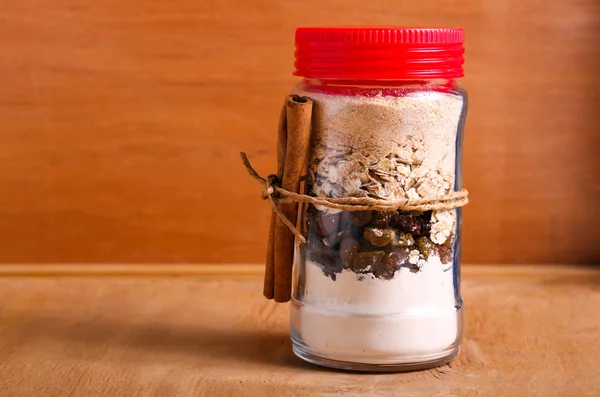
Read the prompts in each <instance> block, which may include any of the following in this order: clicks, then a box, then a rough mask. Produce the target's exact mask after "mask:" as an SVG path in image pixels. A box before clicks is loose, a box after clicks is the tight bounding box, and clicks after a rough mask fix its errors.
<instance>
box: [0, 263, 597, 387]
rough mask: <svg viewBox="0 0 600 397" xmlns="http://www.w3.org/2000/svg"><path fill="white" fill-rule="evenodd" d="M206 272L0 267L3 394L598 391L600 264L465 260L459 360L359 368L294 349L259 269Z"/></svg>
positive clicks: (284, 312)
mask: <svg viewBox="0 0 600 397" xmlns="http://www.w3.org/2000/svg"><path fill="white" fill-rule="evenodd" d="M209 269H212V270H211V271H207V272H206V274H203V273H202V271H197V272H196V274H195V275H187V276H185V277H168V276H165V275H162V276H160V273H161V272H160V271H157V272H154V276H151V275H149V274H146V275H144V274H143V273H140V274H138V275H131V274H128V275H126V274H125V273H127V272H116V273H120V274H121V275H118V274H117V275H113V276H110V277H107V276H98V275H95V276H89V275H88V276H84V277H82V276H76V277H75V276H73V275H71V276H65V275H55V276H49V277H48V276H46V277H40V276H31V275H26V274H23V272H21V274H20V275H15V273H14V269H13V270H12V273H11V275H10V276H8V275H7V273H10V272H8V271H6V270H4V271H3V272H0V273H4V277H2V278H0V296H1V297H2V300H1V301H0V395H2V396H127V397H129V396H161V397H167V396H170V397H174V396H229V395H231V396H261V397H263V396H337V395H350V396H363V395H365V396H371V395H377V396H388V395H398V396H422V395H427V396H598V395H600V367H599V365H598V364H599V361H600V315H599V313H598V312H599V309H600V269H599V268H595V269H594V268H573V267H535V268H533V267H503V268H500V267H476V266H470V267H465V268H464V270H463V280H464V281H463V295H464V298H465V309H466V311H465V317H466V333H465V338H464V341H463V345H462V346H463V348H462V352H461V354H460V356H459V358H458V359H457V360H456V361H454V362H453V363H451V364H450V365H448V366H445V367H442V368H438V369H434V370H429V371H422V372H413V373H402V374H367V375H365V374H353V373H345V372H338V371H331V370H326V369H321V368H318V367H315V366H312V365H309V364H306V363H303V362H302V361H300V360H299V359H297V358H295V357H294V356H293V354H292V352H291V343H290V340H289V335H288V305H278V304H275V303H273V302H270V301H267V300H265V299H264V298H263V297H262V296H261V288H262V287H261V272H260V270H259V269H258V268H257V267H252V266H249V267H247V268H246V269H249V270H246V271H244V272H242V273H239V274H238V275H236V276H232V275H231V274H228V271H227V267H222V268H221V269H223V270H222V271H216V272H215V271H214V269H215V268H214V267H212V268H210V267H209ZM130 273H131V272H130ZM134 273H135V272H134ZM175 273H176V272H175ZM157 275H159V277H157ZM180 275H181V274H180Z"/></svg>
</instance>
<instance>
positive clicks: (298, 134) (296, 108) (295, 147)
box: [273, 95, 312, 302]
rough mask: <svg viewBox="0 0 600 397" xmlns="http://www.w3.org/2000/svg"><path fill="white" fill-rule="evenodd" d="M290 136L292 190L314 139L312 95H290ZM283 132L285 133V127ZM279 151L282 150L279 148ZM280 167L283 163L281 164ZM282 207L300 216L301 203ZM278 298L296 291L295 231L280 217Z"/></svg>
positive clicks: (286, 165)
mask: <svg viewBox="0 0 600 397" xmlns="http://www.w3.org/2000/svg"><path fill="white" fill-rule="evenodd" d="M285 108H286V126H287V135H286V137H287V139H286V151H285V159H284V161H283V176H282V178H281V179H280V180H281V186H282V187H283V188H284V189H286V190H288V191H292V192H298V191H299V189H300V178H301V176H302V173H303V172H304V169H305V167H306V157H307V153H308V146H309V143H310V125H311V114H312V101H311V100H310V99H308V98H304V97H300V96H294V95H290V96H288V97H287V98H286V102H285ZM281 133H283V132H282V131H281ZM278 153H279V150H278ZM278 171H279V167H278ZM279 210H280V211H281V212H282V213H283V214H284V215H285V216H286V218H287V219H289V220H290V221H291V222H292V223H293V224H296V220H297V216H298V204H297V203H290V204H282V205H281V206H280V207H279ZM273 236H274V254H273V259H274V269H275V277H274V294H273V295H274V299H275V301H276V302H287V301H289V300H290V298H291V292H292V265H293V261H294V235H293V234H292V232H291V231H290V230H289V229H288V227H287V226H286V225H285V224H284V223H283V222H282V221H281V219H279V218H277V219H276V220H275V228H274V233H273Z"/></svg>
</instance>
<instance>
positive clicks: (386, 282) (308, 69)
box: [291, 28, 467, 371]
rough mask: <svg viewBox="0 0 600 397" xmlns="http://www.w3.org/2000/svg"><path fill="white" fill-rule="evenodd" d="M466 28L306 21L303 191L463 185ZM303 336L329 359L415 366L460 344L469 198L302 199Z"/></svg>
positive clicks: (298, 336) (441, 190)
mask: <svg viewBox="0 0 600 397" xmlns="http://www.w3.org/2000/svg"><path fill="white" fill-rule="evenodd" d="M463 36H464V34H463V31H462V30H460V29H376V28H367V29H363V28H350V29H347V28H300V29H298V30H297V32H296V64H295V65H296V73H295V74H296V75H299V76H303V77H304V80H302V81H301V82H300V84H299V85H298V86H297V87H296V88H295V89H294V91H293V93H295V94H299V95H302V96H306V97H309V98H311V99H312V100H313V116H312V129H311V147H310V150H309V160H308V166H307V174H306V179H305V194H307V195H311V196H315V197H328V198H343V197H371V198H376V199H381V200H401V199H423V198H425V199H427V198H432V199H435V198H439V197H442V196H444V195H448V194H450V193H452V192H453V191H460V190H461V189H462V176H461V168H462V160H461V158H462V153H461V151H462V136H463V126H464V121H465V114H466V109H467V97H466V93H465V91H464V90H463V89H462V88H461V86H460V85H459V84H458V83H457V82H456V81H455V79H456V78H458V77H461V76H462V75H463V70H462V63H463V57H462V54H463V52H464V49H463ZM301 214H302V216H301V220H300V222H301V225H300V227H301V230H302V233H303V235H304V236H306V240H307V241H306V244H297V246H296V255H295V261H294V286H293V294H292V307H291V337H292V341H293V349H294V352H295V354H296V355H297V356H299V357H301V358H302V359H304V360H306V361H309V362H312V363H315V364H319V365H324V366H329V367H334V368H342V369H350V370H361V371H381V370H414V369H424V368H430V367H434V366H438V365H443V364H445V363H447V362H449V361H450V360H452V359H453V358H454V357H456V356H457V354H458V351H459V344H460V340H461V336H462V310H461V308H462V299H461V296H460V288H459V287H460V236H461V210H460V208H454V209H439V210H431V211H402V210H397V211H391V212H390V211H377V210H366V211H340V210H338V209H331V208H327V207H321V206H314V205H312V204H308V205H304V206H303V207H302V209H301Z"/></svg>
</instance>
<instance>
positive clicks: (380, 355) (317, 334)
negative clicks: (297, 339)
mask: <svg viewBox="0 0 600 397" xmlns="http://www.w3.org/2000/svg"><path fill="white" fill-rule="evenodd" d="M305 271H306V283H305V285H306V287H305V291H304V296H303V297H302V298H301V302H302V303H301V305H300V306H298V305H293V307H292V325H293V326H294V327H295V328H296V330H297V331H298V332H299V333H300V336H301V337H302V340H303V342H304V344H306V345H307V346H308V347H309V348H310V349H312V350H314V351H315V352H317V353H318V354H319V355H321V356H325V357H327V356H329V357H330V358H333V359H338V360H339V359H343V357H346V356H347V357H348V359H349V360H351V358H352V357H355V358H360V357H364V358H365V359H366V360H364V362H370V363H388V362H390V361H395V360H397V359H398V358H402V357H405V358H407V359H409V358H412V359H413V360H411V361H414V359H415V358H417V359H418V357H423V359H424V360H426V359H427V356H434V355H436V354H440V353H443V352H445V351H446V350H447V349H448V348H449V347H450V346H451V345H452V344H453V343H454V342H455V341H456V338H457V334H458V332H459V330H458V318H457V312H456V308H455V297H454V285H453V276H452V269H451V267H450V266H449V265H443V264H442V263H441V262H440V259H439V258H438V257H432V258H429V260H428V261H427V263H425V264H424V265H423V267H422V268H421V270H420V271H419V272H417V273H411V272H410V271H409V269H406V268H401V269H400V270H399V271H397V272H396V274H395V275H394V277H393V278H392V279H391V280H380V279H377V278H375V277H373V276H372V275H365V278H364V279H363V280H359V279H358V277H357V275H356V274H355V273H353V272H351V271H349V270H344V271H342V273H339V274H337V277H336V280H335V281H334V280H332V279H331V278H330V277H327V276H326V275H325V274H324V273H323V271H322V270H321V267H320V266H319V265H318V264H317V263H315V262H311V261H307V262H306V267H305Z"/></svg>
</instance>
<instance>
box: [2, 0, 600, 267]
mask: <svg viewBox="0 0 600 397" xmlns="http://www.w3.org/2000/svg"><path fill="white" fill-rule="evenodd" d="M300 25H321V26H322V25H419V26H436V25H438V26H439V25H444V26H459V27H464V28H465V29H466V37H467V43H466V47H467V63H466V73H467V77H466V78H465V79H464V84H465V86H466V87H467V89H468V90H469V93H470V110H469V115H468V120H467V131H466V140H465V156H464V167H465V178H464V182H465V187H466V188H467V189H469V191H470V193H471V204H469V205H468V206H467V207H466V208H465V210H464V249H463V259H464V260H465V261H466V262H477V263H494V262H500V263H523V262H529V263H541V262H554V263H560V262H570V263H572V262H580V263H582V262H594V261H599V260H600V243H599V240H598V234H597V232H596V225H597V224H598V222H600V209H599V206H598V205H597V204H598V199H597V197H598V196H599V195H600V183H599V182H598V177H599V176H600V160H599V159H600V156H598V148H599V147H600V117H599V116H598V115H599V114H600V103H599V101H600V100H599V97H598V95H597V92H598V91H599V90H600V80H599V79H598V77H597V71H598V70H600V47H599V46H598V44H597V43H598V40H599V39H600V2H598V1H597V0H567V1H561V0H550V1H546V2H540V1H536V0H524V1H519V0H507V1H494V0H458V1H452V2H449V1H443V0H433V1H428V2H414V1H409V0H398V1H392V2H390V1H387V0H372V1H368V2H359V1H356V0H353V1H343V0H331V1H327V2H323V1H316V0H305V1H302V2H299V1H292V0H283V1H268V0H257V1H241V0H225V1H221V0H203V1H197V0H177V1H159V0H147V1H133V0H119V1H117V0H106V1H91V0H85V1H80V0H53V1H38V0H20V1H8V0H0V37H1V39H0V86H1V87H2V94H1V95H0V263H2V262H4V263H27V262H37V263H49V262H59V263H63V262H94V263H104V262H112V263H123V262H133V263H148V262H180V263H195V262H230V263H241V262H259V261H263V260H264V253H265V244H266V238H267V229H268V224H269V208H268V205H266V203H264V202H262V201H261V200H260V198H259V190H260V189H259V186H258V185H256V184H255V182H254V181H252V180H251V179H250V178H249V177H247V175H245V171H244V170H243V169H242V167H241V165H240V163H239V159H238V154H237V153H238V151H240V150H244V151H246V152H248V154H249V156H250V157H251V159H252V161H253V163H254V164H255V165H256V167H257V168H258V169H259V171H260V172H262V173H265V174H266V173H271V172H274V171H275V148H276V142H275V141H276V135H277V134H276V128H277V117H278V115H279V107H280V105H281V101H282V99H283V97H284V95H286V94H287V93H288V92H289V90H290V88H291V87H292V85H293V84H295V82H296V81H297V80H296V79H294V78H293V77H292V76H291V70H292V62H293V33H294V28H295V27H296V26H300Z"/></svg>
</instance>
